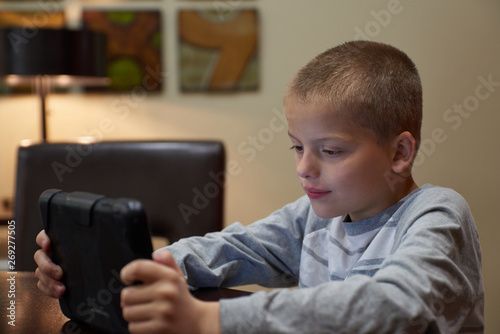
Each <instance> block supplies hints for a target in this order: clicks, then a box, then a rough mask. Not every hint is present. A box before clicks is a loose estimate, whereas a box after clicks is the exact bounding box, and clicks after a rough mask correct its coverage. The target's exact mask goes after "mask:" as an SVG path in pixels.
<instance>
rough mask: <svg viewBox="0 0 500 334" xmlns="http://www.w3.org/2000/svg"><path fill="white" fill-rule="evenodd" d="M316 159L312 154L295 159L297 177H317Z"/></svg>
mask: <svg viewBox="0 0 500 334" xmlns="http://www.w3.org/2000/svg"><path fill="white" fill-rule="evenodd" d="M315 161H316V159H315V157H314V155H312V154H305V153H304V154H303V155H302V157H300V158H297V161H296V169H297V175H298V176H299V177H301V178H315V177H317V176H318V168H317V164H316V162H315Z"/></svg>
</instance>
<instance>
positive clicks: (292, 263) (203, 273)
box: [166, 198, 312, 289]
mask: <svg viewBox="0 0 500 334" xmlns="http://www.w3.org/2000/svg"><path fill="white" fill-rule="evenodd" d="M311 212H312V210H311V209H310V205H309V202H308V200H307V199H306V198H301V199H299V200H297V201H296V202H294V203H291V204H289V205H286V206H285V207H283V208H282V209H280V210H278V211H276V212H274V213H273V214H271V215H270V216H269V217H267V218H265V219H262V220H260V221H257V222H255V223H253V224H250V225H248V226H243V225H242V224H240V223H234V224H232V225H230V226H228V227H227V228H225V229H224V230H223V231H221V232H215V233H209V234H207V235H205V236H204V237H191V238H186V239H181V240H179V241H178V242H176V243H174V244H172V245H171V246H168V247H166V249H168V250H169V251H170V252H172V254H173V255H174V258H175V259H176V261H177V264H178V265H179V266H180V268H181V269H182V270H183V272H184V274H185V276H186V280H187V283H188V286H189V287H190V289H195V288H200V287H231V286H237V285H244V284H260V285H263V286H267V287H290V286H294V285H296V284H297V281H298V274H299V265H300V252H301V248H302V240H303V235H304V228H305V225H306V221H307V216H308V215H309V214H311Z"/></svg>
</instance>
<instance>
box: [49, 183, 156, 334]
mask: <svg viewBox="0 0 500 334" xmlns="http://www.w3.org/2000/svg"><path fill="white" fill-rule="evenodd" d="M40 210H41V213H42V221H43V228H44V229H45V232H46V233H47V235H48V236H49V238H50V240H51V250H52V255H53V261H54V262H55V263H57V264H59V265H60V266H61V267H62V269H63V273H64V274H63V278H62V282H63V283H64V284H65V285H66V292H65V293H64V295H63V296H62V298H61V299H60V300H59V303H60V305H61V310H62V312H63V313H64V315H65V316H66V317H68V318H70V319H71V320H74V321H77V322H84V323H85V324H87V325H88V326H90V327H92V328H95V329H98V330H100V331H105V332H108V333H128V330H127V323H126V322H125V320H124V319H123V317H122V312H121V307H120V291H121V290H122V288H123V287H124V284H123V283H122V282H121V280H120V270H121V269H122V267H123V266H124V265H126V264H127V263H129V262H130V261H132V260H134V259H137V258H151V253H152V251H153V250H152V245H151V238H150V234H149V229H148V225H147V220H146V215H145V213H144V210H143V208H142V205H141V203H140V202H138V201H136V200H132V199H125V198H120V199H108V198H106V197H104V196H101V195H96V194H91V193H85V192H72V193H65V192H62V191H60V190H57V189H49V190H46V191H45V192H43V193H42V195H41V196H40Z"/></svg>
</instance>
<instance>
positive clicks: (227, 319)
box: [167, 185, 484, 334]
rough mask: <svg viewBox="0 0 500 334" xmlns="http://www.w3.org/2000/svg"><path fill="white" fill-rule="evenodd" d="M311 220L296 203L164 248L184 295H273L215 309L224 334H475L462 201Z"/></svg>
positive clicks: (421, 192)
mask: <svg viewBox="0 0 500 334" xmlns="http://www.w3.org/2000/svg"><path fill="white" fill-rule="evenodd" d="M343 219H344V217H338V218H333V219H321V218H319V217H317V216H316V215H315V214H314V212H313V210H312V208H311V204H310V202H309V200H308V198H307V197H302V198H300V199H298V200H297V201H296V202H294V203H291V204H289V205H287V206H285V207H283V208H282V209H280V210H278V211H276V212H274V213H273V214H271V215H270V216H269V217H267V218H265V219H262V220H260V221H257V222H255V223H253V224H250V225H248V226H246V227H245V226H243V225H241V224H239V223H235V224H233V225H231V226H229V227H227V228H226V229H224V230H223V231H222V232H217V233H211V234H208V235H206V236H205V237H194V238H188V239H183V240H180V241H179V242H177V243H174V244H173V245H171V246H169V247H168V248H167V249H169V250H170V251H171V252H172V253H173V255H174V257H175V258H176V260H177V263H178V264H179V266H180V267H181V269H182V270H183V271H184V273H185V276H186V279H187V282H188V285H189V286H190V287H191V288H196V287H207V286H224V287H229V286H236V285H242V284H261V285H264V286H268V287H290V286H294V285H297V284H299V287H300V289H297V290H289V289H277V290H274V291H272V292H258V293H255V294H253V295H251V296H248V297H242V298H237V299H227V300H221V304H220V308H221V311H220V312H221V326H222V331H223V333H259V334H263V333H458V332H460V333H468V332H470V333H477V332H482V331H483V328H484V320H483V307H484V290H483V282H482V276H481V254H480V248H479V240H478V235H477V231H476V227H475V223H474V220H473V218H472V215H471V213H470V210H469V207H468V205H467V203H466V202H465V200H464V199H463V198H462V197H461V196H460V195H459V194H457V193H456V192H454V191H453V190H450V189H446V188H440V187H435V186H431V185H424V186H422V187H420V188H418V189H416V190H415V191H413V192H412V193H411V194H409V195H408V196H406V197H405V198H403V199H402V200H401V201H399V202H398V203H396V204H394V205H393V206H391V207H390V208H388V209H386V210H384V211H383V212H381V213H380V214H378V215H377V216H375V217H372V218H370V219H367V220H364V221H359V222H353V223H352V222H351V223H345V222H343Z"/></svg>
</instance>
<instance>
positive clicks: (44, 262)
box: [34, 230, 66, 298]
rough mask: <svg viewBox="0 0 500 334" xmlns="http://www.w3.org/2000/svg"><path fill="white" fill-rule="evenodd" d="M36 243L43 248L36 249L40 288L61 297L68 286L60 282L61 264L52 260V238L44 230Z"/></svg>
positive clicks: (46, 292)
mask: <svg viewBox="0 0 500 334" xmlns="http://www.w3.org/2000/svg"><path fill="white" fill-rule="evenodd" d="M36 243H37V244H38V246H40V247H41V248H42V249H39V250H37V251H36V253H35V256H34V259H35V262H36V264H37V266H38V268H36V270H35V276H36V277H37V278H38V284H37V286H38V289H40V290H41V291H42V292H44V293H45V294H46V295H48V296H49V297H52V298H61V296H62V295H63V293H64V291H66V287H65V286H64V284H62V283H61V282H60V280H61V278H62V277H63V271H62V269H61V267H60V266H58V265H57V264H55V263H54V262H52V260H51V259H50V258H51V252H50V239H49V237H48V236H47V234H45V231H44V230H42V231H41V232H40V233H38V235H37V237H36Z"/></svg>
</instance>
